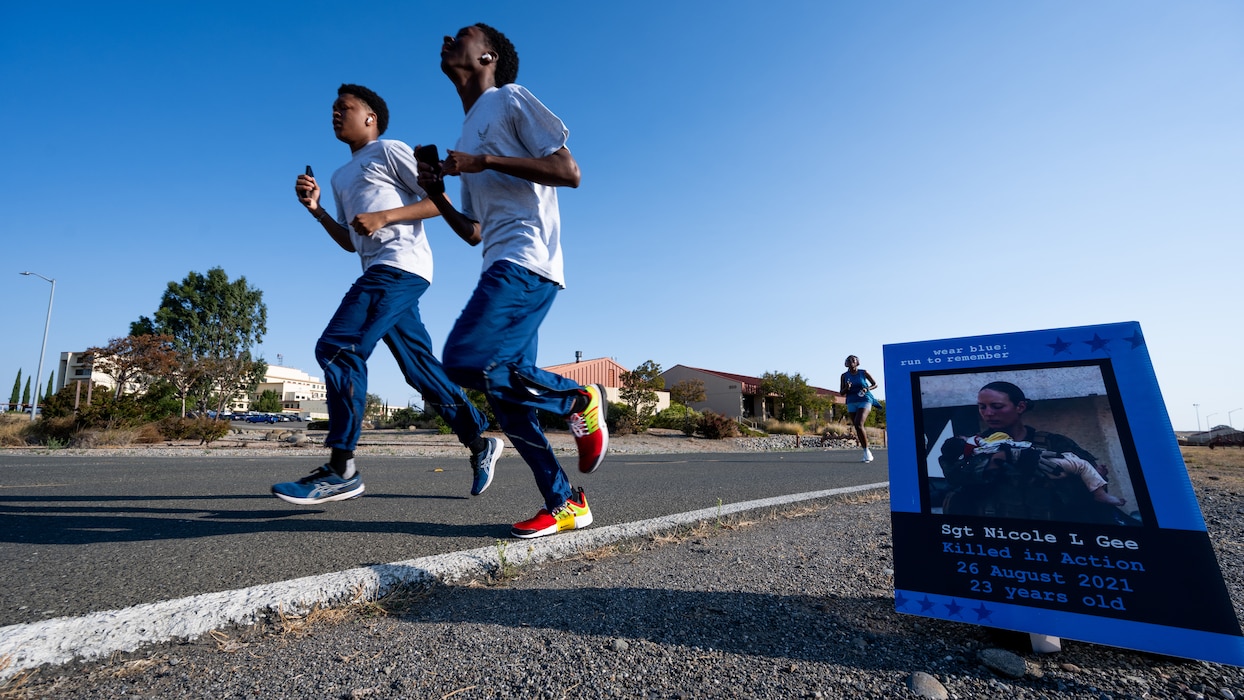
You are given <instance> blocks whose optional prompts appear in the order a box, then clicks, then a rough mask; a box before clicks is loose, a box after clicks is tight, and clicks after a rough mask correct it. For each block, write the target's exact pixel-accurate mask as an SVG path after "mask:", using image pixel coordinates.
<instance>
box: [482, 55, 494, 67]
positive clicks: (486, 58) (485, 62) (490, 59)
mask: <svg viewBox="0 0 1244 700" xmlns="http://www.w3.org/2000/svg"><path fill="white" fill-rule="evenodd" d="M479 62H480V63H481V64H483V65H485V66H486V65H488V64H489V63H492V62H493V57H492V54H490V53H486V54H484V55H483V56H480V57H479Z"/></svg>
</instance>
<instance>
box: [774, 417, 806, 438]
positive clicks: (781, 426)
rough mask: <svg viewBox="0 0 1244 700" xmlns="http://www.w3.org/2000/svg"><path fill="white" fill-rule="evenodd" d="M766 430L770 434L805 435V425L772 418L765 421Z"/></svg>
mask: <svg viewBox="0 0 1244 700" xmlns="http://www.w3.org/2000/svg"><path fill="white" fill-rule="evenodd" d="M765 432H767V433H769V434H770V435H803V426H802V425H800V424H799V423H791V422H787V421H778V420H774V419H772V418H770V419H768V420H766V421H765Z"/></svg>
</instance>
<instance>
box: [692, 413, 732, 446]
mask: <svg viewBox="0 0 1244 700" xmlns="http://www.w3.org/2000/svg"><path fill="white" fill-rule="evenodd" d="M699 429H700V432H701V433H703V434H704V437H706V438H708V439H710V440H724V439H725V438H732V437H738V436H739V424H738V422H737V421H735V420H734V419H733V418H727V417H726V416H722V415H718V414H716V413H713V412H712V411H705V412H704V415H703V416H701V417H700V426H699Z"/></svg>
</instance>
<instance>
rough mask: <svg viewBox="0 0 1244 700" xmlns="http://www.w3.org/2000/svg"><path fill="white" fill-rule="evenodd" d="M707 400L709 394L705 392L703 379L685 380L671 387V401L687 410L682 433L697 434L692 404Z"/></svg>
mask: <svg viewBox="0 0 1244 700" xmlns="http://www.w3.org/2000/svg"><path fill="white" fill-rule="evenodd" d="M707 399H708V394H707V393H705V391H704V380H702V379H684V380H682V381H681V382H678V383H677V384H675V385H674V386H672V387H670V400H671V401H673V402H674V403H677V404H682V407H683V408H685V409H686V412H685V415H686V422H685V423H684V425H683V428H682V431H683V432H684V433H686V434H687V435H692V434H694V433H695V422H694V421H693V420H692V418H691V404H693V403H696V402H699V401H705V400H707Z"/></svg>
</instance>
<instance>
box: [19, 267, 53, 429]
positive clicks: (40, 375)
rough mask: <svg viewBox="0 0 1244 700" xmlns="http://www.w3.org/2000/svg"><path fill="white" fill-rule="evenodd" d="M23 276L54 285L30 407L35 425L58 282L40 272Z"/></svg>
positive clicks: (44, 325) (49, 297)
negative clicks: (33, 399)
mask: <svg viewBox="0 0 1244 700" xmlns="http://www.w3.org/2000/svg"><path fill="white" fill-rule="evenodd" d="M22 274H23V275H27V276H30V275H34V276H35V277H38V278H39V279H41V280H43V281H44V282H48V283H50V284H51V285H52V292H51V293H50V294H48V317H47V320H46V321H44V322H43V345H42V346H41V347H40V348H39V369H38V371H37V372H35V402H34V404H33V405H31V407H30V422H31V423H33V422H34V421H35V414H36V413H38V412H39V388H40V387H41V386H42V384H43V356H44V355H46V354H47V351H48V328H50V327H51V326H52V300H53V299H55V298H56V280H54V279H48V278H47V277H44V276H43V275H41V274H39V273H38V272H23V273H22ZM43 398H45V399H46V398H47V397H46V396H45V397H43Z"/></svg>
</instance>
